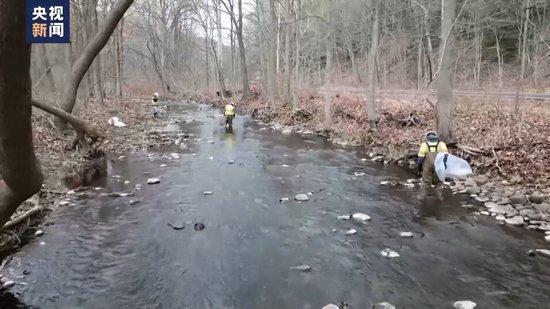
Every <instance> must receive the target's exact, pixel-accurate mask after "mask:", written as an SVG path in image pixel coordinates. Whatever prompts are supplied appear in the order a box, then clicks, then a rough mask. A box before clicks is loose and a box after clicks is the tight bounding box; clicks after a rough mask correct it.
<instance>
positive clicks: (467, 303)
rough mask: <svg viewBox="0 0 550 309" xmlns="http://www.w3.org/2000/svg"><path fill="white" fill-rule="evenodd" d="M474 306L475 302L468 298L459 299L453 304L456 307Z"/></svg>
mask: <svg viewBox="0 0 550 309" xmlns="http://www.w3.org/2000/svg"><path fill="white" fill-rule="evenodd" d="M476 306H477V304H476V303H474V302H473V301H470V300H461V301H457V302H455V303H454V304H453V307H455V308H456V309H474V308H475V307H476Z"/></svg>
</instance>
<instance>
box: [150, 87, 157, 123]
mask: <svg viewBox="0 0 550 309" xmlns="http://www.w3.org/2000/svg"><path fill="white" fill-rule="evenodd" d="M151 106H153V117H155V118H158V117H159V94H158V92H155V93H154V94H153V99H152V100H151Z"/></svg>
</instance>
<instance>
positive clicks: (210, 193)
mask: <svg viewBox="0 0 550 309" xmlns="http://www.w3.org/2000/svg"><path fill="white" fill-rule="evenodd" d="M212 194H214V193H213V192H212V191H204V192H203V193H202V195H212Z"/></svg>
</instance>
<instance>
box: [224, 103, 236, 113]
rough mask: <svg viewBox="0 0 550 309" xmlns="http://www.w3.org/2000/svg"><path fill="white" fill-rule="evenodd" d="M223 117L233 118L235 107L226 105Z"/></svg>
mask: <svg viewBox="0 0 550 309" xmlns="http://www.w3.org/2000/svg"><path fill="white" fill-rule="evenodd" d="M225 115H226V116H235V106H233V105H231V104H227V105H226V106H225Z"/></svg>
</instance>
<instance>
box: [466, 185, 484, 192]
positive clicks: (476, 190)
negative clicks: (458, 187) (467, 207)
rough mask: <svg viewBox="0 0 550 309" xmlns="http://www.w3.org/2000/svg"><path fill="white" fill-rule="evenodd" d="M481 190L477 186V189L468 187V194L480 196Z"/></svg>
mask: <svg viewBox="0 0 550 309" xmlns="http://www.w3.org/2000/svg"><path fill="white" fill-rule="evenodd" d="M480 191H481V190H480V189H479V187H478V186H475V187H466V192H467V193H468V194H479V192H480Z"/></svg>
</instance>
